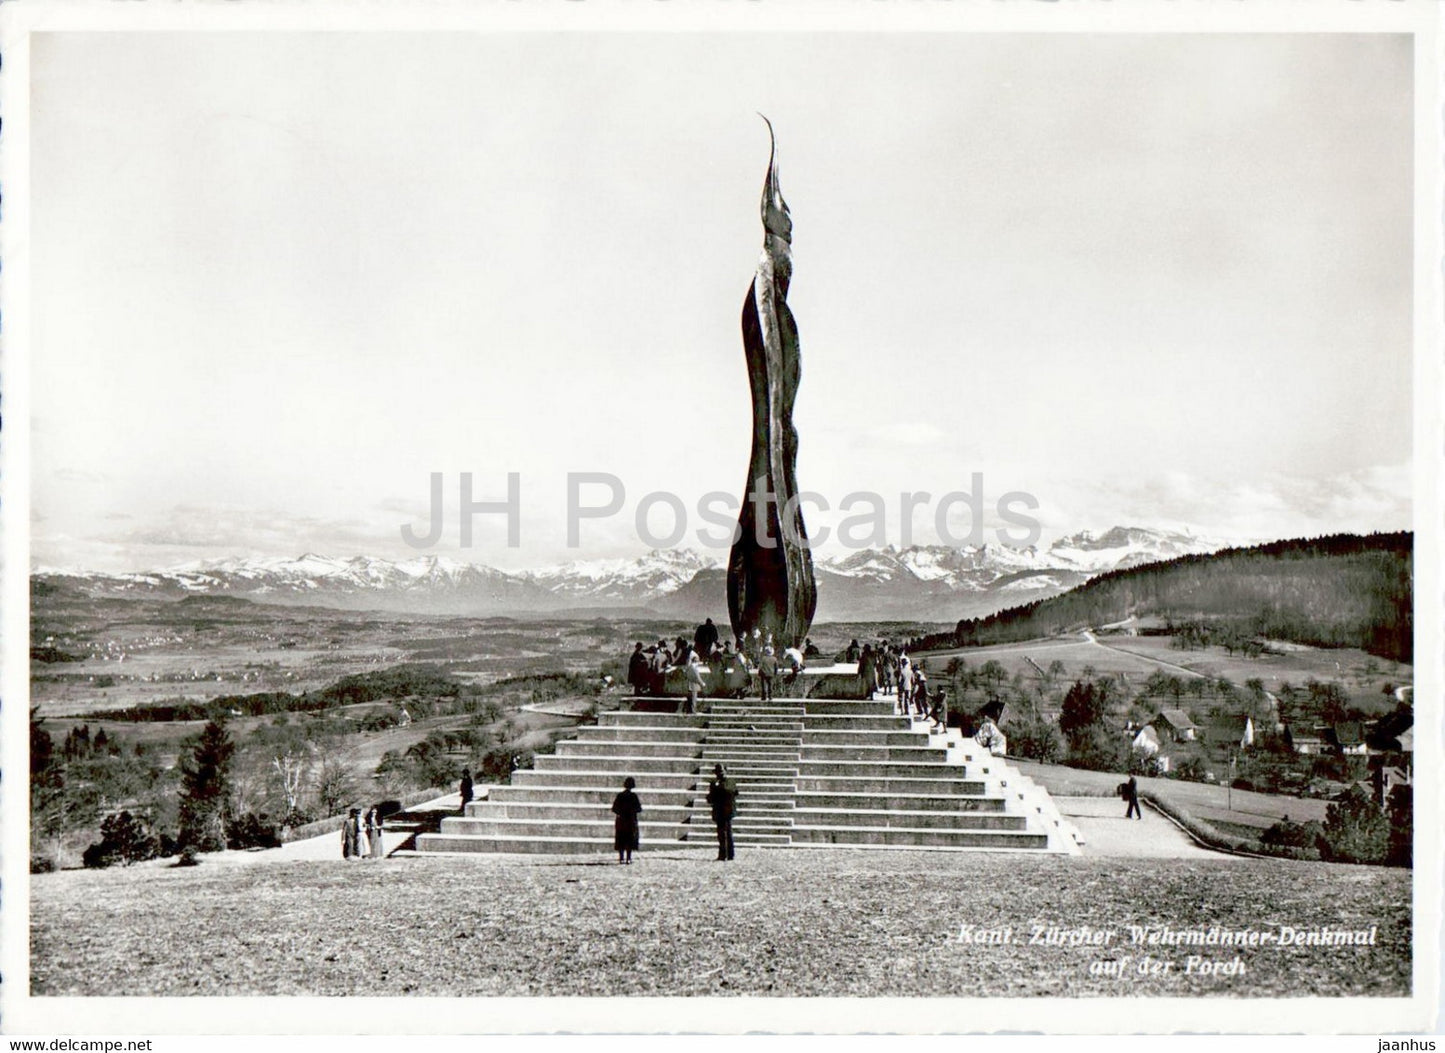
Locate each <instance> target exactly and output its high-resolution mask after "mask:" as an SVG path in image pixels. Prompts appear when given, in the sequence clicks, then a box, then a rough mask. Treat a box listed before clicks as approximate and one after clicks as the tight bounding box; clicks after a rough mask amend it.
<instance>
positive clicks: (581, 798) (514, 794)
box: [467, 783, 697, 809]
mask: <svg viewBox="0 0 1445 1053" xmlns="http://www.w3.org/2000/svg"><path fill="white" fill-rule="evenodd" d="M620 791H621V784H620V783H614V784H612V785H609V786H576V785H571V784H568V783H558V784H557V785H555V786H495V787H493V788H492V792H491V793H490V794H489V795H488V796H487V800H486V801H474V802H473V803H472V804H469V805H468V806H467V807H468V809H471V808H475V807H477V806H478V805H480V804H486V803H488V802H491V803H496V804H553V803H559V802H576V803H577V804H586V805H596V806H600V807H603V808H611V807H612V799H613V798H614V797H616V796H617V794H618V793H619V792H620ZM639 796H640V797H641V798H642V805H643V807H644V808H646V807H648V806H649V805H656V806H658V807H670V806H673V805H677V804H678V803H681V804H684V805H685V804H688V803H690V802H691V801H693V800H694V799H695V798H696V797H697V791H696V789H695V788H694V787H693V786H690V785H689V786H678V787H670V788H668V789H647V788H642V789H641V790H640V793H639Z"/></svg>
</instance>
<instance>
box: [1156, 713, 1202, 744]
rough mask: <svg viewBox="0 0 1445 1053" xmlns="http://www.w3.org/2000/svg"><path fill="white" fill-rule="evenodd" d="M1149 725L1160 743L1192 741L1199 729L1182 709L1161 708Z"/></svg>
mask: <svg viewBox="0 0 1445 1053" xmlns="http://www.w3.org/2000/svg"><path fill="white" fill-rule="evenodd" d="M1149 726H1150V727H1152V728H1153V729H1154V730H1155V732H1156V733H1157V734H1158V736H1159V741H1160V742H1161V743H1165V742H1193V741H1194V740H1195V737H1196V735H1197V733H1198V731H1199V727H1198V725H1196V724H1195V723H1194V721H1192V720H1190V719H1189V714H1188V713H1186V712H1184V710H1182V709H1161V710H1160V711H1159V715H1158V716H1157V717H1155V718H1154V719H1153V720H1151V721H1150V722H1149Z"/></svg>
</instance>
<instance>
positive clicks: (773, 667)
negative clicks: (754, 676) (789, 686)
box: [758, 647, 778, 702]
mask: <svg viewBox="0 0 1445 1053" xmlns="http://www.w3.org/2000/svg"><path fill="white" fill-rule="evenodd" d="M777 675H778V659H777V658H776V656H774V654H773V649H772V648H771V647H764V648H763V656H762V657H761V658H759V659H758V682H759V684H760V687H759V690H758V697H759V698H761V699H762V700H763V701H764V702H771V701H772V700H773V677H775V676H777Z"/></svg>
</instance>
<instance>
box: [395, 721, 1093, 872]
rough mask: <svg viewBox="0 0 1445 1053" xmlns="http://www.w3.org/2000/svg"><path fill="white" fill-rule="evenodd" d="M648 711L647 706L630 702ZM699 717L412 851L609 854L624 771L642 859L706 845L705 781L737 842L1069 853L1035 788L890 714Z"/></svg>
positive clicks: (550, 771) (531, 790)
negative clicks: (725, 779)
mask: <svg viewBox="0 0 1445 1053" xmlns="http://www.w3.org/2000/svg"><path fill="white" fill-rule="evenodd" d="M637 701H639V702H643V703H650V704H652V705H654V706H655V705H656V703H657V701H658V700H657V699H646V700H637ZM699 706H700V708H701V710H702V713H701V714H700V715H696V716H693V715H684V714H680V713H676V712H671V713H668V712H656V711H651V712H649V711H642V710H622V711H619V712H611V713H603V714H601V716H600V718H599V723H597V724H596V725H587V726H583V727H581V728H579V729H578V734H577V737H576V738H575V739H571V740H566V741H562V742H559V743H558V744H557V751H556V753H555V754H550V755H545V754H544V755H541V756H538V757H537V758H536V767H535V768H534V769H533V770H530V771H518V772H516V773H515V774H513V776H512V781H511V784H510V785H506V786H495V787H492V788H491V793H490V795H489V797H488V798H487V800H485V801H474V802H472V803H471V804H470V805H468V807H467V812H466V815H464V816H456V817H451V818H447V819H444V820H442V823H441V829H440V831H439V832H438V833H435V834H423V835H420V836H418V838H417V841H416V847H417V849H418V850H419V851H423V852H558V853H583V852H610V851H611V850H612V829H613V817H612V813H611V810H610V809H611V804H612V798H613V797H614V796H615V795H616V794H617V793H618V792H619V791H620V790H621V789H622V780H623V779H624V778H626V777H627V776H629V775H630V776H632V777H633V778H634V779H635V780H636V781H637V794H638V796H639V797H640V798H641V799H642V807H643V813H642V816H641V820H642V822H641V842H642V849H643V851H647V850H648V849H649V848H653V849H656V848H661V847H685V846H688V845H696V846H698V847H702V846H704V845H715V844H716V840H715V837H716V834H715V828H714V826H713V823H712V817H711V813H710V812H709V809H708V805H707V785H708V781H709V779H710V778H711V774H712V769H713V766H714V765H715V764H722V765H723V767H724V768H725V769H726V770H727V772H728V775H729V777H730V778H732V779H733V781H734V782H735V783H736V784H737V786H738V791H739V793H738V802H737V815H736V817H735V818H734V820H733V833H734V839H735V841H736V842H737V844H739V845H753V846H761V847H779V848H781V847H794V848H807V847H819V846H830V845H846V846H853V847H867V848H881V849H886V848H908V849H935V850H944V851H948V850H991V851H1000V850H1002V851H1009V850H1016V851H1033V852H1064V853H1075V852H1078V851H1079V847H1078V845H1079V843H1080V841H1079V837H1078V834H1077V832H1076V831H1075V829H1074V828H1073V826H1072V825H1071V824H1070V823H1069V822H1068V821H1067V820H1066V819H1064V818H1063V816H1061V815H1060V813H1059V811H1058V809H1057V808H1056V807H1055V806H1054V802H1053V801H1052V799H1051V798H1050V797H1049V795H1048V793H1047V792H1046V791H1045V790H1044V789H1043V787H1041V786H1038V785H1036V784H1035V783H1033V782H1032V781H1031V780H1029V779H1028V778H1026V777H1025V776H1023V775H1022V774H1020V773H1019V772H1018V771H1017V770H1016V769H1014V768H1012V767H1011V766H1010V765H1008V764H1007V763H1005V762H1004V761H1003V760H1002V759H1001V758H998V757H994V756H991V755H990V754H989V753H988V752H987V751H986V750H984V749H983V748H982V747H980V746H979V745H978V744H977V743H976V742H974V741H973V740H972V739H967V740H965V739H962V738H961V737H960V735H959V733H958V732H957V731H956V730H955V731H951V732H950V733H949V734H948V735H946V736H945V735H930V734H929V732H928V730H927V725H926V724H924V723H917V724H915V723H914V722H913V721H912V720H911V719H910V718H909V717H903V716H897V715H895V713H894V703H893V702H892V701H891V700H888V699H883V700H876V701H863V700H859V701H845V700H838V699H777V700H774V701H772V702H766V703H764V702H760V701H756V700H751V699H749V700H741V701H739V700H733V699H703V700H701V702H700V704H699Z"/></svg>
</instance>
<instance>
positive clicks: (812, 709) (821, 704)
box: [803, 698, 895, 718]
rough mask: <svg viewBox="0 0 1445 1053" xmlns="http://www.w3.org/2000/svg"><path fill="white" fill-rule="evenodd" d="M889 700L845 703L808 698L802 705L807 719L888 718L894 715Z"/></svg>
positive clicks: (892, 706) (836, 700)
mask: <svg viewBox="0 0 1445 1053" xmlns="http://www.w3.org/2000/svg"><path fill="white" fill-rule="evenodd" d="M894 709H895V706H894V703H893V702H892V701H891V700H887V699H885V700H881V701H873V702H847V701H843V700H841V699H831V698H830V699H818V698H810V699H808V700H807V701H806V702H805V703H804V704H803V712H804V713H805V714H806V715H807V716H808V717H810V718H811V717H822V716H833V717H890V716H892V715H893V713H894Z"/></svg>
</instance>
